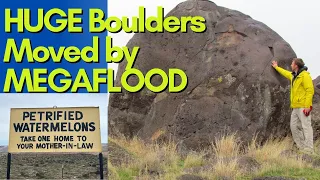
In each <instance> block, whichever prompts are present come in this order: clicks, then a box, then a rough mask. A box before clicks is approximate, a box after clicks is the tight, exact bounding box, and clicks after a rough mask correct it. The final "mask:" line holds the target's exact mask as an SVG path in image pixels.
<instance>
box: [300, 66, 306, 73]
mask: <svg viewBox="0 0 320 180" xmlns="http://www.w3.org/2000/svg"><path fill="white" fill-rule="evenodd" d="M303 70H305V71H308V67H307V66H303V68H301V69H300V70H299V71H300V72H302V71H303Z"/></svg>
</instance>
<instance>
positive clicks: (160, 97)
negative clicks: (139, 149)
mask: <svg viewBox="0 0 320 180" xmlns="http://www.w3.org/2000/svg"><path fill="white" fill-rule="evenodd" d="M197 15H200V16H203V17H204V18H205V19H206V26H207V30H206V31H205V32H204V33H194V32H192V31H191V30H189V31H188V33H168V32H165V33H140V34H139V33H138V34H135V35H134V36H133V37H132V39H131V40H130V41H129V42H128V44H127V46H128V47H129V48H130V50H131V49H132V47H134V46H139V47H140V52H139V55H138V58H137V60H136V63H135V65H134V68H137V69H139V70H141V71H142V73H144V74H145V73H146V72H148V71H149V70H151V69H153V68H160V69H163V70H165V71H166V72H168V69H169V68H179V69H182V70H183V71H184V72H185V73H186V74H187V76H188V86H187V88H186V89H185V90H184V91H183V92H181V93H169V92H168V91H164V92H162V93H152V92H150V91H148V90H147V89H146V88H145V89H143V90H142V91H140V92H139V93H128V92H126V91H125V90H123V92H122V93H112V94H110V101H109V110H108V113H109V116H108V118H109V120H108V121H109V134H110V135H117V134H124V135H126V136H128V137H133V136H135V135H137V136H139V137H140V138H142V139H144V140H150V141H151V140H152V139H153V140H154V139H162V140H166V139H168V138H169V137H171V138H174V139H175V140H177V141H179V142H181V143H182V144H183V145H184V146H185V147H187V148H190V149H198V148H202V147H204V146H208V145H210V143H211V142H212V141H213V140H214V137H215V136H217V135H219V134H220V133H222V132H226V130H228V131H232V132H235V131H237V132H238V134H239V135H240V137H241V138H242V140H244V141H246V140H250V139H251V138H252V137H253V136H254V133H258V132H259V134H258V135H259V136H258V137H259V138H261V139H262V140H263V139H265V138H268V137H269V136H270V135H271V134H272V135H273V136H274V137H279V136H285V135H287V134H288V133H290V128H289V121H290V113H291V111H290V102H289V98H290V96H289V85H290V83H289V81H287V80H286V79H285V78H283V77H282V76H280V75H279V74H278V73H277V72H276V71H275V70H274V69H273V68H272V67H271V60H272V59H273V58H276V59H277V60H278V62H279V66H281V67H283V68H285V69H290V64H291V59H292V58H294V57H296V54H295V52H294V51H293V49H292V48H291V46H290V45H289V44H288V43H287V42H286V41H285V40H284V39H283V38H282V37H281V36H280V35H279V34H277V33H276V32H274V31H273V30H272V29H270V28H269V27H268V26H267V25H265V24H264V23H262V22H259V21H257V20H254V19H252V18H251V17H250V16H248V15H246V14H243V13H241V12H239V11H235V10H231V9H227V8H224V7H220V6H218V5H216V4H215V3H213V2H211V1H206V0H202V1H201V0H188V1H185V2H182V3H180V4H178V5H177V6H176V7H175V8H174V9H172V10H171V11H170V12H169V13H168V14H167V15H166V17H167V16H177V17H181V16H197ZM125 66H126V61H123V62H122V63H120V64H119V69H118V73H117V78H116V83H115V85H117V86H120V77H121V75H122V73H123V72H124V69H125ZM161 82H162V80H161V78H159V77H158V76H155V77H154V78H153V79H152V83H153V84H154V85H159V84H161ZM176 82H177V84H180V79H179V78H176ZM129 84H131V85H136V84H137V79H135V77H134V76H132V77H130V78H129ZM159 132H161V133H159ZM155 137H156V138H155Z"/></svg>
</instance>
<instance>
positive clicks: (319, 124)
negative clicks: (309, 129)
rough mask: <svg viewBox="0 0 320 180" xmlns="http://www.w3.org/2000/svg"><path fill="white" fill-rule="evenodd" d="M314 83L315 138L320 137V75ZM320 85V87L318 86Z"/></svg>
mask: <svg viewBox="0 0 320 180" xmlns="http://www.w3.org/2000/svg"><path fill="white" fill-rule="evenodd" d="M313 84H314V97H313V110H312V117H311V119H312V126H313V131H314V140H315V141H316V140H318V139H319V138H320V76H318V77H317V78H316V79H315V80H313ZM318 86H319V87H318Z"/></svg>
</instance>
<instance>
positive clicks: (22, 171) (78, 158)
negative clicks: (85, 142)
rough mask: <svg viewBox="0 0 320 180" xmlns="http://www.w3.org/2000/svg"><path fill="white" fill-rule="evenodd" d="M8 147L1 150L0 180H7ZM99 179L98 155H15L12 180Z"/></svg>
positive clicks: (105, 160) (105, 169)
mask: <svg viewBox="0 0 320 180" xmlns="http://www.w3.org/2000/svg"><path fill="white" fill-rule="evenodd" d="M6 150H7V148H6V147H2V148H0V151H1V152H0V179H5V178H6V170H7V169H6V168H7V153H6V152H5V151H6ZM106 152H107V144H104V145H103V154H104V178H105V179H107V162H108V161H107V154H106ZM62 165H64V170H63V172H64V173H63V178H64V179H99V178H100V174H99V173H100V171H99V158H98V154H86V153H78V154H67V153H66V154H31V153H28V154H13V155H12V163H11V178H12V179H61V178H62Z"/></svg>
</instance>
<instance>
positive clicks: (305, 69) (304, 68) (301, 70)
mask: <svg viewBox="0 0 320 180" xmlns="http://www.w3.org/2000/svg"><path fill="white" fill-rule="evenodd" d="M303 71H305V73H309V72H308V67H307V66H303V67H302V68H301V69H299V71H298V73H297V74H296V73H295V72H292V74H293V75H294V76H298V75H299V74H300V73H301V72H303Z"/></svg>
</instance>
